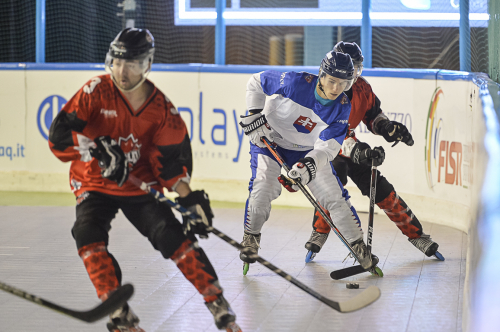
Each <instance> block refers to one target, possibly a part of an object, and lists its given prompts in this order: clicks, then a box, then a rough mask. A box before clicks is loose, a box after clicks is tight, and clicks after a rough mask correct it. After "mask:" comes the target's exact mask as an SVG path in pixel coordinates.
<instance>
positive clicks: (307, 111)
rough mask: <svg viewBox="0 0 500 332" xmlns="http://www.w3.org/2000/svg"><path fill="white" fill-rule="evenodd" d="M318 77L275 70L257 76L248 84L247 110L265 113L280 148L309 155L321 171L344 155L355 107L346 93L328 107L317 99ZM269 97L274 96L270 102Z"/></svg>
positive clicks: (328, 104) (330, 102)
mask: <svg viewBox="0 0 500 332" xmlns="http://www.w3.org/2000/svg"><path fill="white" fill-rule="evenodd" d="M317 81H318V76H316V75H313V74H310V73H306V72H300V73H296V72H286V73H281V72H277V71H273V70H268V71H264V72H261V73H257V74H254V75H253V76H252V78H251V79H250V80H249V82H248V84H247V95H246V101H247V109H248V110H249V111H251V110H254V109H263V112H262V113H263V114H265V116H266V119H267V121H268V122H269V124H270V125H271V127H272V128H273V129H274V130H275V131H277V132H278V133H279V135H280V136H281V137H277V138H274V142H275V143H276V144H278V145H279V146H281V147H283V148H285V149H288V150H295V151H308V150H310V151H309V153H308V154H307V155H306V156H307V157H312V158H313V159H314V161H315V162H316V166H317V167H318V168H321V167H324V166H326V165H327V164H328V163H329V162H330V161H332V160H333V159H334V158H335V157H336V156H337V154H338V153H339V151H340V148H341V146H342V142H343V141H344V138H345V136H346V133H347V129H348V121H349V114H350V112H351V103H350V101H349V98H347V96H346V95H345V94H344V93H342V94H340V96H339V97H338V98H337V99H336V100H334V101H329V102H328V103H326V105H324V104H322V103H321V102H320V101H319V100H318V99H317V98H316V96H315V89H316V84H317ZM266 95H267V96H273V97H272V98H271V99H268V100H267V102H266Z"/></svg>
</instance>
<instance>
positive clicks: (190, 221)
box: [175, 190, 214, 238]
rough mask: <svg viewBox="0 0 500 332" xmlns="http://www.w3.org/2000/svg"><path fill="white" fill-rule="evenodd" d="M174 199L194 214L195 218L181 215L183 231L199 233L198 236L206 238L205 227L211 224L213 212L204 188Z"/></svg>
mask: <svg viewBox="0 0 500 332" xmlns="http://www.w3.org/2000/svg"><path fill="white" fill-rule="evenodd" d="M175 201H176V202H177V203H178V204H180V205H182V206H183V207H185V208H186V209H187V210H188V211H189V212H191V213H194V214H196V215H197V216H198V217H197V218H190V217H188V216H182V226H183V228H184V233H185V234H187V233H188V232H191V233H194V234H199V235H200V238H207V237H208V232H207V227H209V226H212V218H213V217H214V214H213V212H212V208H211V207H210V200H209V199H208V195H207V194H206V193H205V191H204V190H196V191H192V192H190V193H189V194H188V195H187V196H186V197H177V198H176V199H175Z"/></svg>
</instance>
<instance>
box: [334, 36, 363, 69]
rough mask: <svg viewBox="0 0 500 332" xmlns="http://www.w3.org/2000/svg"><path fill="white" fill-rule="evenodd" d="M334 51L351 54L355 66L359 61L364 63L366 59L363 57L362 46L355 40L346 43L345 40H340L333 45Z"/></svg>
mask: <svg viewBox="0 0 500 332" xmlns="http://www.w3.org/2000/svg"><path fill="white" fill-rule="evenodd" d="M333 51H335V52H340V53H346V54H349V55H350V56H351V59H352V62H353V64H354V65H355V66H356V65H357V64H359V63H363V60H364V59H365V58H364V57H363V53H362V52H361V48H360V47H359V46H358V44H356V43H354V42H352V43H346V42H343V41H339V42H338V43H337V44H336V45H335V46H334V47H333Z"/></svg>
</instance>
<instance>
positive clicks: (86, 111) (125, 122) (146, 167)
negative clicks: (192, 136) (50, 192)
mask: <svg viewBox="0 0 500 332" xmlns="http://www.w3.org/2000/svg"><path fill="white" fill-rule="evenodd" d="M144 84H150V85H152V86H153V87H154V85H153V83H151V82H150V81H148V80H146V82H145V83H144ZM99 136H110V137H111V138H113V139H114V140H116V142H117V143H118V144H119V145H120V147H121V148H122V150H123V152H124V153H125V155H126V156H127V159H128V161H129V165H130V174H133V175H134V176H136V177H137V178H139V179H141V180H142V181H144V182H146V183H154V182H156V189H157V190H158V189H161V187H166V188H167V189H168V190H172V186H174V185H175V184H176V183H177V182H178V181H179V180H180V179H186V180H189V177H190V174H191V171H192V153H191V143H190V140H189V135H188V132H187V129H186V125H185V123H184V121H183V120H182V118H181V117H180V115H179V113H178V112H177V110H176V109H175V107H174V105H173V104H172V103H171V102H170V100H169V99H168V98H167V97H166V96H165V95H164V94H163V93H162V92H161V91H160V90H158V89H157V88H156V87H154V89H153V92H152V93H151V95H150V96H149V98H148V99H147V100H146V102H145V103H144V104H143V105H142V106H141V108H140V109H138V110H137V111H135V112H134V110H133V108H132V107H131V106H130V103H129V102H128V101H127V99H126V98H125V97H124V95H123V94H122V92H121V91H120V90H119V89H118V88H117V87H116V86H115V85H114V83H113V81H112V79H111V77H110V75H102V76H98V77H94V78H93V79H91V80H90V81H89V82H87V84H86V85H84V86H83V87H82V88H81V89H80V90H79V91H78V92H77V93H76V94H75V95H74V96H73V97H72V98H71V99H70V100H69V101H68V103H67V104H66V105H65V106H64V107H63V109H62V110H61V112H60V113H59V114H58V115H57V117H56V118H55V119H54V122H53V123H52V125H51V127H50V134H49V146H50V149H51V150H52V152H53V153H54V154H55V155H56V157H58V158H59V159H61V160H62V161H71V168H70V183H71V187H72V190H73V192H74V193H75V195H76V196H79V195H80V194H81V193H83V192H85V191H99V192H103V193H106V194H110V195H118V196H136V195H143V194H144V192H143V191H142V190H141V189H139V188H137V187H136V186H134V185H133V184H131V183H129V182H126V183H125V184H124V185H123V186H122V187H118V185H117V184H116V182H114V181H111V180H108V179H104V178H102V176H101V169H100V168H99V165H98V162H97V160H96V159H94V158H92V157H91V156H90V152H89V147H91V146H94V143H93V140H94V139H95V138H96V137H99ZM153 187H154V186H153Z"/></svg>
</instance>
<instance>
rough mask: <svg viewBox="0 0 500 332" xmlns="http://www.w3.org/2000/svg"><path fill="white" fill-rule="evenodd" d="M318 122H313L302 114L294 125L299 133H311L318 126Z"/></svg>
mask: <svg viewBox="0 0 500 332" xmlns="http://www.w3.org/2000/svg"><path fill="white" fill-rule="evenodd" d="M316 124H317V123H316V122H313V121H312V120H311V119H309V118H307V117H305V116H302V115H301V116H299V118H298V119H297V120H295V122H294V123H293V126H294V127H295V129H297V131H298V132H299V133H304V134H309V133H310V132H311V131H313V129H314V127H316Z"/></svg>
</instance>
